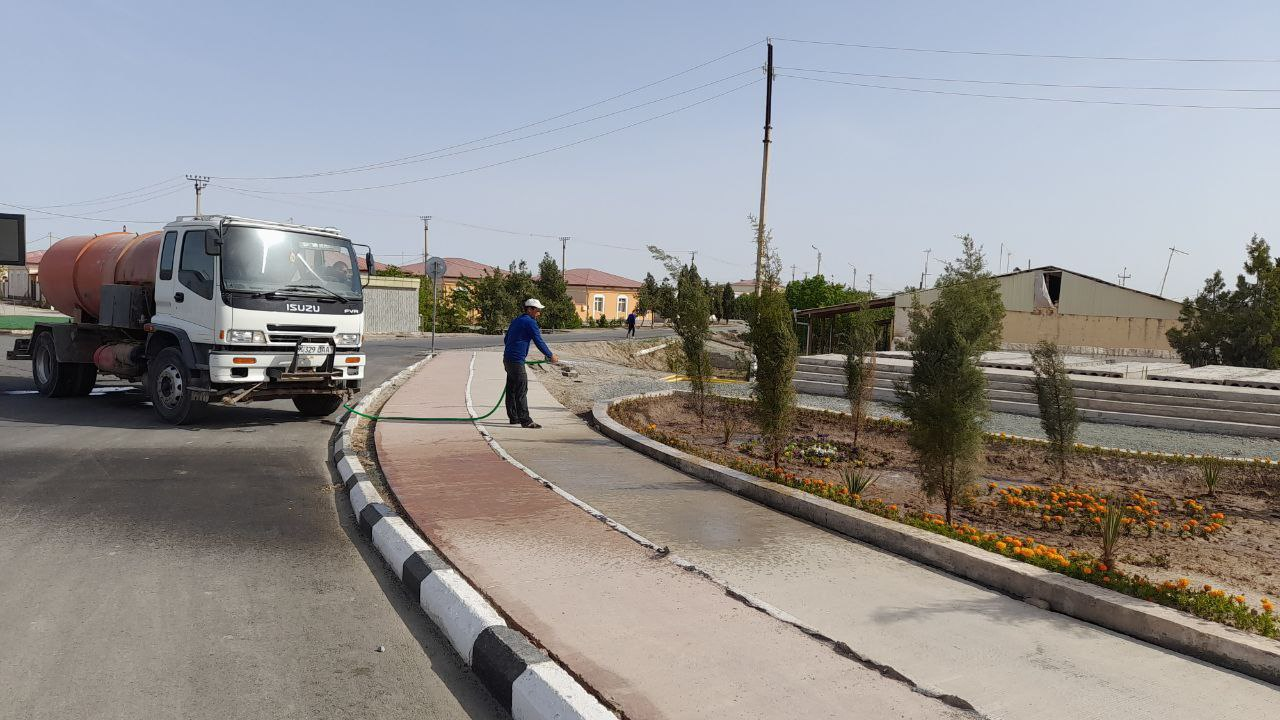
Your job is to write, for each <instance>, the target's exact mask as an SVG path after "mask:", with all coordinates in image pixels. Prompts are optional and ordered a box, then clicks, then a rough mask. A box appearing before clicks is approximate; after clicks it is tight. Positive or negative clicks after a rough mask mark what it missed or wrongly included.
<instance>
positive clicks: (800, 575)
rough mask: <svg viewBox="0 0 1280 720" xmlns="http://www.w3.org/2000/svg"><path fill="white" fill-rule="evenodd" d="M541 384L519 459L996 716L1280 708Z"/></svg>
mask: <svg viewBox="0 0 1280 720" xmlns="http://www.w3.org/2000/svg"><path fill="white" fill-rule="evenodd" d="M500 373H501V368H500V363H499V360H498V359H497V356H496V355H492V356H491V355H483V354H482V355H480V356H479V359H478V360H477V372H476V380H475V383H474V384H473V392H474V393H476V394H477V396H478V397H485V396H487V394H488V393H490V392H491V391H490V390H488V389H485V388H486V387H494V386H493V383H496V382H497V378H498V376H499V375H500ZM537 375H538V374H537V373H530V377H531V382H530V389H529V404H530V408H531V412H532V414H533V417H534V418H535V419H536V420H537V421H538V422H540V423H542V424H543V425H544V426H545V427H544V429H543V430H541V431H537V432H532V431H526V430H523V429H518V428H509V427H507V426H494V427H490V428H489V429H490V432H491V433H492V434H493V436H494V437H495V439H497V440H498V442H499V443H500V444H501V445H502V447H503V448H504V449H505V450H506V451H507V452H508V453H509V454H510V455H511V456H512V457H514V458H515V459H516V460H518V461H519V462H521V463H522V464H524V465H526V466H527V467H529V468H530V469H532V470H533V471H535V472H537V473H538V474H539V475H542V476H543V477H545V478H546V479H547V480H549V481H551V482H554V483H556V484H557V485H558V486H559V487H561V488H562V489H563V490H565V491H567V492H569V493H571V494H573V495H574V496H576V497H577V498H579V499H581V500H582V501H584V502H586V503H588V504H590V505H591V506H593V507H595V508H596V509H597V510H600V511H601V512H604V513H605V514H606V515H608V516H609V517H610V518H612V519H614V520H616V521H617V522H620V523H622V524H624V525H626V526H627V527H628V528H630V529H631V530H633V531H634V532H636V533H639V534H640V535H643V536H645V537H646V538H648V539H649V540H651V541H653V542H655V543H657V544H659V545H667V546H669V547H670V548H671V551H672V552H673V553H676V554H678V555H680V556H682V557H683V558H685V559H687V560H689V561H692V562H693V563H694V564H696V565H697V566H698V567H699V568H701V569H703V570H705V571H706V572H708V573H709V574H710V575H712V576H713V577H715V578H717V579H718V580H721V581H723V582H726V583H728V584H730V585H733V586H734V587H736V588H738V589H740V590H742V591H744V592H746V593H749V594H751V595H753V596H754V597H757V598H759V599H761V600H763V601H765V602H767V603H769V604H770V605H772V606H774V607H777V608H779V609H781V610H783V611H785V612H787V613H789V614H791V615H793V616H795V617H796V618H798V619H799V620H800V621H802V622H803V623H805V624H806V625H809V626H811V627H814V628H816V629H818V630H819V631H821V632H822V633H824V634H826V635H828V636H829V637H832V638H834V639H836V640H841V641H844V642H845V643H847V644H848V645H849V646H850V647H852V648H853V649H854V650H855V651H856V652H858V653H860V654H862V655H864V656H866V657H868V658H870V659H872V660H874V661H877V662H879V663H883V664H885V665H888V666H890V667H892V668H894V669H895V670H897V671H898V672H900V673H902V674H903V675H905V676H906V677H908V678H910V679H911V680H913V681H915V682H916V683H918V684H920V685H922V686H924V687H926V688H930V689H932V690H935V691H938V692H941V693H947V694H951V695H955V696H957V697H959V698H962V699H964V700H966V701H968V702H969V703H971V704H972V705H973V706H974V707H975V708H976V709H977V710H978V711H979V712H981V713H983V714H985V715H988V716H989V717H993V718H1036V719H1040V718H1050V719H1061V720H1075V719H1076V718H1089V717H1103V716H1106V717H1111V716H1115V717H1121V716H1123V717H1127V718H1152V719H1153V720H1154V719H1155V718H1169V717H1190V716H1193V715H1196V714H1204V713H1205V712H1208V713H1209V714H1210V715H1213V716H1215V717H1239V718H1262V717H1269V716H1272V715H1274V713H1275V708H1276V707H1277V703H1280V689H1278V688H1276V687H1275V686H1272V685H1268V684H1266V683H1263V682H1260V681H1256V680H1253V679H1251V678H1247V677H1244V676H1241V675H1238V674H1236V673H1233V672H1230V671H1227V670H1223V669H1220V668H1218V667H1216V666H1212V665H1208V664H1205V663H1202V662H1200V661H1197V660H1193V659H1190V658H1187V657H1185V656H1182V655H1178V654H1176V653H1172V652H1169V651H1166V650H1164V649H1161V648H1157V647H1154V646H1151V645H1148V644H1146V643H1143V642H1140V641H1136V640H1133V639H1130V638H1128V637H1126V636H1122V635H1118V634H1116V633H1112V632H1110V631H1107V630H1103V629H1101V628H1099V627H1097V626H1094V625H1090V624H1088V623H1084V622H1081V621H1078V620H1075V619H1072V618H1069V617H1066V616H1063V615H1058V614H1055V613H1051V612H1046V611H1042V610H1039V609H1037V608H1035V607H1032V606H1030V605H1027V604H1025V603H1023V602H1020V601H1018V600H1014V599H1012V598H1009V597H1007V596H1005V595H1002V594H1000V593H997V592H994V591H991V590H988V589H986V588H983V587H980V586H977V585H974V584H972V583H969V582H966V581H963V580H960V579H958V578H955V577H952V576H950V575H947V574H945V573H941V572H938V571H936V570H933V569H930V568H926V567H922V566H920V565H917V564H915V563H912V562H910V561H907V560H904V559H902V558H899V557H898V556H895V555H892V554H889V553H886V552H883V551H880V550H878V549H876V548H873V547H870V546H867V545H864V544H862V543H858V542H855V541H852V540H850V539H848V538H846V537H843V536H840V535H836V534H834V533H831V532H828V531H826V530H823V529H821V528H818V527H815V526H813V525H810V524H808V523H806V522H803V521H800V520H797V519H795V518H792V517H790V516H787V515H783V514H780V513H777V512H774V511H772V510H769V509H767V508H764V507H762V506H759V505H756V504H755V503H752V502H750V501H747V500H745V499H742V498H740V497H738V496H736V495H733V494H731V493H728V492H724V491H722V490H720V489H719V488H717V487H715V486H713V485H710V484H707V483H704V482H702V481H699V480H696V479H693V478H691V477H689V476H686V475H684V474H682V473H680V472H678V471H675V470H673V469H671V468H669V467H667V466H665V465H663V464H661V463H658V462H656V461H653V460H650V459H649V458H647V457H644V456H642V455H640V454H639V453H635V452H633V451H631V450H628V449H626V448H623V447H621V446H619V445H617V444H616V443H614V442H612V441H611V440H608V439H606V438H604V437H603V436H601V435H599V434H597V433H596V432H594V431H592V430H591V429H590V428H588V427H587V426H586V425H585V424H584V423H583V422H582V421H581V420H580V419H578V418H577V417H576V416H574V415H573V414H572V413H570V412H568V411H567V410H565V409H564V408H562V407H561V406H560V405H559V404H558V403H557V402H556V401H555V400H554V399H553V398H552V397H551V396H550V394H549V393H547V391H546V390H545V388H543V387H542V385H541V384H540V383H538V382H536V378H537ZM495 390H496V388H495ZM1210 708H1212V710H1210Z"/></svg>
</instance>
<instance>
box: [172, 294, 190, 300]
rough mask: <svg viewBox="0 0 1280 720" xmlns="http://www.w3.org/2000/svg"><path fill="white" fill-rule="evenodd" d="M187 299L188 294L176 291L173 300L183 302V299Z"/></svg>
mask: <svg viewBox="0 0 1280 720" xmlns="http://www.w3.org/2000/svg"><path fill="white" fill-rule="evenodd" d="M185 299H187V296H186V295H184V294H182V293H174V294H173V301H174V302H182V301H183V300H185Z"/></svg>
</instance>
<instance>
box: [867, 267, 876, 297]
mask: <svg viewBox="0 0 1280 720" xmlns="http://www.w3.org/2000/svg"><path fill="white" fill-rule="evenodd" d="M873 277H875V276H874V275H872V274H871V273H867V293H868V294H869V295H871V297H875V296H876V291H875V290H872V289H871V278H873Z"/></svg>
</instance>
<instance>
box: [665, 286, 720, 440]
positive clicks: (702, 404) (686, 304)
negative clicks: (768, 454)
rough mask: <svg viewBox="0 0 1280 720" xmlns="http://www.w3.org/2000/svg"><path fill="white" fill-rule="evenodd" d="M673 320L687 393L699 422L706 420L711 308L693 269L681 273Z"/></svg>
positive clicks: (709, 369) (709, 367) (709, 368)
mask: <svg viewBox="0 0 1280 720" xmlns="http://www.w3.org/2000/svg"><path fill="white" fill-rule="evenodd" d="M672 319H673V321H674V322H675V329H676V334H677V335H679V336H680V344H681V346H682V347H683V349H684V359H685V374H686V375H688V376H689V386H690V390H692V391H693V396H694V401H695V403H696V407H697V410H698V418H699V419H700V420H701V419H704V418H705V416H706V410H707V378H708V377H709V376H710V375H711V361H710V359H709V358H708V357H707V347H706V343H707V335H708V332H709V325H710V320H711V308H710V302H709V299H708V298H707V293H706V292H705V289H704V287H703V284H702V279H701V278H700V277H699V276H698V267H697V266H696V265H689V266H686V267H685V268H683V269H682V270H681V272H680V281H679V285H678V286H677V288H676V314H675V316H674V317H673V318H672Z"/></svg>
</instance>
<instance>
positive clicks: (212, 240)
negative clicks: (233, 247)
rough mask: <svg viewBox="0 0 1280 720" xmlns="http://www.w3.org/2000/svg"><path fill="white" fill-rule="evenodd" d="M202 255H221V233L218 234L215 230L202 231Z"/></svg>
mask: <svg viewBox="0 0 1280 720" xmlns="http://www.w3.org/2000/svg"><path fill="white" fill-rule="evenodd" d="M204 254H205V255H221V254H222V233H220V232H218V229H217V228H208V229H206V230H205V231H204Z"/></svg>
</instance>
